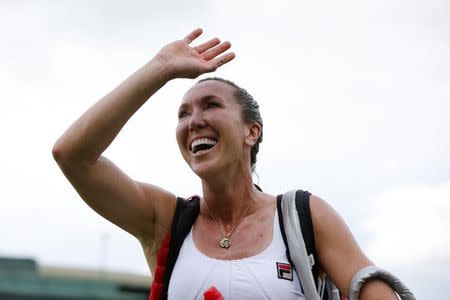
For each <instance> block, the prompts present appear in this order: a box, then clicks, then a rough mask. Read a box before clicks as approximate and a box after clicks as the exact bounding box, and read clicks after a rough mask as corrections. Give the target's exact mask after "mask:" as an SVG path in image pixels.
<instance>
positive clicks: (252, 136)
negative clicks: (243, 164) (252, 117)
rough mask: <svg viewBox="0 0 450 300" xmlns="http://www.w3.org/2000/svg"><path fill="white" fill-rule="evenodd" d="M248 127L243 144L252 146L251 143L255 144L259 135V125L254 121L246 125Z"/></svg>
mask: <svg viewBox="0 0 450 300" xmlns="http://www.w3.org/2000/svg"><path fill="white" fill-rule="evenodd" d="M248 129H249V130H248V133H247V136H246V138H245V144H246V145H247V146H250V147H253V145H255V144H256V142H257V141H258V139H259V137H260V136H261V125H259V124H258V123H256V122H254V123H252V124H249V125H248Z"/></svg>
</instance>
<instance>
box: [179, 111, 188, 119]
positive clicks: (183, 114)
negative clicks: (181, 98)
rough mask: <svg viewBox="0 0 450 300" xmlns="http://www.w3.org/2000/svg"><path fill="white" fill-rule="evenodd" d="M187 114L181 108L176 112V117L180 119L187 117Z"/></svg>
mask: <svg viewBox="0 0 450 300" xmlns="http://www.w3.org/2000/svg"><path fill="white" fill-rule="evenodd" d="M188 115H189V114H188V113H187V111H184V110H181V111H179V112H178V119H182V118H184V117H187V116H188Z"/></svg>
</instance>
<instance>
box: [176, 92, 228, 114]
mask: <svg viewBox="0 0 450 300" xmlns="http://www.w3.org/2000/svg"><path fill="white" fill-rule="evenodd" d="M211 99H220V100H222V101H224V100H223V99H222V98H220V97H217V96H216V95H206V96H204V97H202V98H201V99H200V102H201V103H203V102H206V101H208V100H211ZM187 106H189V105H188V104H187V103H183V104H181V105H180V107H179V108H178V112H180V111H182V110H185V109H186V107H187Z"/></svg>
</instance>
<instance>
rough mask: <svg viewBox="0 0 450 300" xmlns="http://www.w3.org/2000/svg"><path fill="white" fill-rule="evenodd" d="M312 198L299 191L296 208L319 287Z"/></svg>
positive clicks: (296, 197)
mask: <svg viewBox="0 0 450 300" xmlns="http://www.w3.org/2000/svg"><path fill="white" fill-rule="evenodd" d="M310 196H311V193H309V192H307V191H302V190H298V191H297V192H296V193H295V206H296V208H297V213H298V217H299V220H300V228H301V230H302V235H303V240H304V241H305V246H306V252H307V253H308V257H309V258H310V262H311V265H312V269H311V270H312V273H313V277H314V281H315V283H316V287H317V284H318V281H317V280H318V274H319V270H318V266H317V263H316V261H317V252H316V244H315V239H314V227H313V223H312V217H311V209H310V206H309V197H310ZM311 260H312V261H311Z"/></svg>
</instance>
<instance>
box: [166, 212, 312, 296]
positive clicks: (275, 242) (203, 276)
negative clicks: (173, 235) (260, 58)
mask: <svg viewBox="0 0 450 300" xmlns="http://www.w3.org/2000/svg"><path fill="white" fill-rule="evenodd" d="M277 216H278V215H277V212H276V213H275V216H274V222H273V238H272V241H271V243H270V245H269V246H268V247H267V248H266V249H264V250H263V251H262V252H260V253H258V254H256V255H254V256H251V257H247V258H243V259H235V260H221V259H216V258H211V257H208V256H206V255H205V254H203V253H201V252H200V251H199V250H198V249H197V248H196V246H195V244H194V240H193V236H192V228H193V227H192V228H191V230H190V232H189V234H188V235H187V236H186V238H185V240H184V242H183V245H182V247H181V250H180V253H179V256H178V259H177V261H176V263H175V266H174V269H173V273H172V276H171V279H170V283H169V289H168V299H170V300H172V299H175V300H176V299H187V300H189V299H199V300H203V293H204V292H205V291H206V290H208V289H209V288H211V287H215V288H217V289H218V290H219V292H220V293H221V294H222V295H223V296H224V299H226V300H229V299H230V300H235V299H236V300H237V299H239V300H241V299H286V300H289V299H305V297H304V295H303V293H302V288H301V286H300V281H299V279H298V277H297V274H296V272H295V271H294V269H293V268H292V267H291V266H290V265H289V262H288V259H287V256H286V247H285V245H284V242H283V238H282V235H281V230H280V226H279V221H278V217H277Z"/></svg>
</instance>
